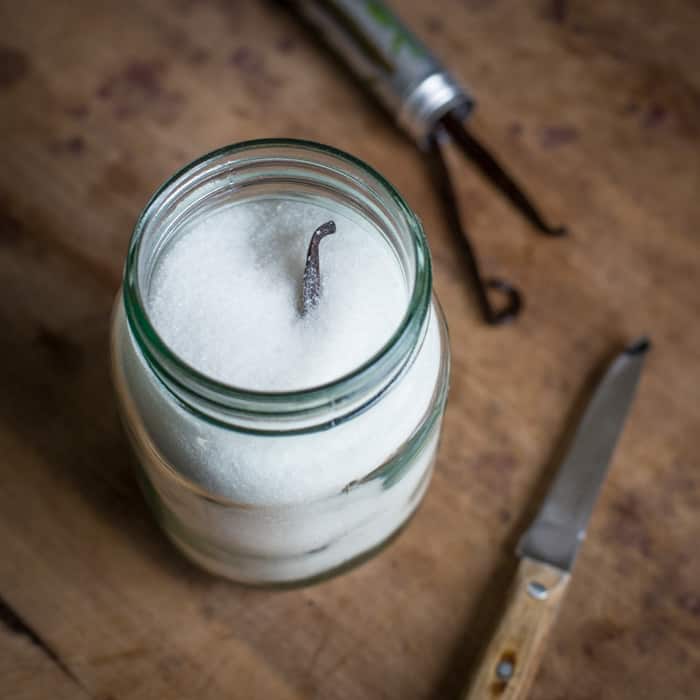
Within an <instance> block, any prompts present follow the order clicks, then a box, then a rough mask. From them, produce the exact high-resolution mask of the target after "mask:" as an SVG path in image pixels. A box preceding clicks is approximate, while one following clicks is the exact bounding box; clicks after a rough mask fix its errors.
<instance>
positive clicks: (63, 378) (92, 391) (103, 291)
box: [0, 251, 208, 580]
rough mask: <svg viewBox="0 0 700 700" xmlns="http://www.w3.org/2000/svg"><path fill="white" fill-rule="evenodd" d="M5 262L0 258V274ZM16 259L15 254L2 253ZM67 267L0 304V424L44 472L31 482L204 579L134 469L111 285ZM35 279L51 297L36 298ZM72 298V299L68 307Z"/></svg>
mask: <svg viewBox="0 0 700 700" xmlns="http://www.w3.org/2000/svg"><path fill="white" fill-rule="evenodd" d="M8 258H9V256H7V255H0V272H4V271H5V270H6V269H7V263H8ZM24 262H26V260H25V258H24V256H23V255H22V252H21V251H20V253H19V254H15V255H14V256H13V258H12V259H11V264H15V265H17V264H19V265H21V264H22V263H24ZM27 265H29V263H27ZM67 266H68V267H69V268H70V267H75V265H68V263H66V262H65V260H64V261H62V262H60V264H58V265H57V264H51V265H47V266H46V267H44V269H40V270H39V273H40V275H41V279H40V280H38V279H36V278H33V279H28V280H27V287H28V288H26V289H19V290H17V289H15V290H11V291H10V293H8V294H5V295H4V297H3V298H2V299H1V300H0V323H2V327H3V331H4V332H3V334H2V337H1V338H0V386H2V392H1V393H0V421H1V422H2V423H3V424H4V426H5V428H6V429H8V430H9V432H10V433H11V434H14V435H15V436H17V437H18V438H19V440H20V441H21V442H23V443H25V444H26V445H27V448H28V452H30V453H31V452H33V453H39V454H40V455H41V457H42V461H43V463H44V464H46V465H47V468H48V469H50V470H52V477H53V479H51V480H40V479H38V480H36V483H38V484H42V485H43V487H44V488H46V489H47V490H48V489H51V490H52V491H53V492H54V494H55V491H56V489H57V484H58V485H59V488H60V487H65V488H70V489H74V490H76V491H77V492H78V493H79V494H80V496H81V497H82V499H83V501H84V502H85V503H86V504H87V506H88V507H89V509H90V511H91V512H92V514H93V516H94V517H95V518H104V519H107V520H110V521H111V523H112V525H113V526H115V532H116V535H115V536H118V537H122V536H124V537H128V538H129V540H131V542H132V543H133V544H134V545H135V546H137V547H140V548H144V549H146V550H147V552H148V555H149V557H152V558H153V559H156V560H157V561H158V563H159V564H161V565H162V566H164V567H166V568H167V569H169V570H170V571H171V572H174V573H176V574H177V575H179V576H187V577H188V578H190V579H193V578H195V577H202V580H208V579H205V578H204V577H205V575H204V574H202V573H200V572H199V570H197V569H196V568H195V567H194V566H191V565H190V564H189V563H187V562H186V561H185V560H184V559H183V558H182V557H181V556H180V555H179V554H177V552H176V551H175V549H174V548H172V547H171V545H170V544H169V543H168V542H167V541H166V539H165V537H164V536H163V535H162V534H160V532H159V531H158V528H157V525H156V523H155V520H154V519H153V518H152V517H151V515H150V513H149V511H148V509H147V507H146V504H145V502H144V499H143V497H142V495H141V493H140V491H139V488H138V484H137V481H136V478H135V476H134V474H133V470H132V462H131V460H132V457H131V454H130V450H129V447H128V445H127V442H126V440H125V437H124V435H123V433H122V430H121V426H120V425H119V420H118V417H117V412H116V405H115V399H114V394H113V390H112V386H111V379H110V373H109V345H108V340H109V324H110V313H111V304H112V298H113V291H112V290H113V288H114V287H113V284H112V283H108V284H96V283H95V281H94V279H91V277H94V275H92V276H91V275H89V274H86V273H85V272H84V271H82V269H81V270H80V271H76V270H72V274H68V275H67V274H66V269H65V268H66V267H67ZM34 274H36V272H35V273H34ZM67 280H68V281H67ZM83 282H84V283H85V284H84V286H83ZM38 285H41V286H42V287H44V288H45V287H47V286H48V287H49V288H50V290H51V291H50V293H49V294H48V295H46V294H37V293H36V292H35V289H34V287H36V286H38ZM13 295H17V296H16V297H14V298H13ZM19 295H22V298H24V299H26V298H28V297H27V295H30V297H29V298H31V299H32V300H31V305H30V306H29V311H28V312H27V313H17V305H18V304H17V303H16V302H17V300H18V298H19ZM76 296H77V297H78V298H81V300H80V301H76V302H75V303H72V302H71V299H75V298H76ZM82 297H84V298H82ZM86 299H87V301H86ZM19 306H20V309H21V308H22V306H24V308H27V306H28V305H27V303H26V302H22V304H20V305H19ZM67 307H70V308H67ZM76 307H77V308H76ZM83 307H85V308H84V309H83ZM83 311H84V312H83ZM30 316H31V317H32V318H29V317H30ZM35 319H38V320H35ZM4 467H5V471H6V473H5V478H6V479H9V478H12V479H21V478H22V473H23V470H24V469H25V467H24V465H22V464H21V463H20V464H12V465H10V464H7V463H5V464H4ZM0 468H1V467H0ZM9 470H12V473H9ZM52 498H53V500H55V499H56V495H53V496H52ZM50 517H51V515H50V513H48V514H47V518H48V519H50ZM85 527H86V528H89V527H90V522H89V521H86V523H85ZM75 545H76V547H79V546H80V543H79V542H76V543H75Z"/></svg>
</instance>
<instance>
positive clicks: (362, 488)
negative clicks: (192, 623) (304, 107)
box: [111, 140, 449, 585]
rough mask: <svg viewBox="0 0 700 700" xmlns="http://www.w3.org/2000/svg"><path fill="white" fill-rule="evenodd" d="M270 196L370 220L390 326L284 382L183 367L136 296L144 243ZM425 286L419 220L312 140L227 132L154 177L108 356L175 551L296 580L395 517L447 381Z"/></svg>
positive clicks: (437, 422)
mask: <svg viewBox="0 0 700 700" xmlns="http://www.w3.org/2000/svg"><path fill="white" fill-rule="evenodd" d="M271 197H273V198H276V199H280V198H281V199H290V200H299V201H302V202H311V203H316V204H319V203H320V204H322V205H323V206H324V207H326V208H328V209H331V210H334V209H335V210H338V211H340V210H341V209H342V211H343V214H344V215H345V216H352V217H355V218H356V220H358V221H362V220H365V221H367V222H368V223H371V224H372V227H373V228H374V229H376V230H377V231H378V232H379V233H380V234H381V235H382V236H383V238H384V240H385V242H386V244H387V245H389V246H390V248H391V250H392V251H393V253H394V255H395V257H396V261H397V265H398V266H399V267H400V269H401V271H402V273H403V278H404V280H405V283H406V289H407V298H408V303H407V307H406V310H405V314H404V316H403V318H402V320H401V322H400V324H399V326H398V328H397V329H396V331H395V333H394V334H393V336H392V337H391V338H390V340H389V341H388V342H387V343H386V344H385V345H384V346H383V347H382V348H381V349H380V350H379V351H378V352H377V353H376V354H375V355H374V356H373V357H372V358H370V359H369V360H368V361H367V362H365V363H364V364H363V365H362V366H360V367H357V368H356V369H354V370H353V371H352V372H350V373H349V374H347V375H346V376H343V377H339V378H338V379H336V380H334V381H332V382H330V383H328V384H325V385H323V386H317V387H311V388H308V389H305V390H302V391H290V392H282V393H270V392H256V391H248V390H243V389H241V388H239V387H235V386H230V385H227V384H223V383H221V382H219V381H217V380H216V379H214V378H212V377H209V376H206V375H204V374H202V373H200V372H198V371H197V369H196V368H194V367H191V366H189V365H188V364H186V363H185V362H184V361H183V360H182V359H181V358H179V357H178V356H177V354H175V353H174V352H173V351H172V349H171V348H169V347H168V346H167V344H166V343H164V341H163V340H162V339H161V337H160V336H159V335H158V333H157V331H156V329H155V328H154V327H153V325H152V323H151V320H150V318H149V313H148V308H147V303H146V299H147V298H148V290H149V284H150V283H151V279H152V274H153V271H154V269H155V267H156V265H157V262H158V260H159V257H160V256H161V255H162V254H163V251H164V250H166V249H167V248H168V246H170V245H172V244H173V242H174V241H175V240H176V239H177V238H178V236H179V235H180V234H181V233H182V232H183V231H185V230H186V229H187V227H188V226H190V225H191V224H192V223H193V222H195V221H197V220H198V219H199V217H204V216H207V215H210V214H211V213H212V212H213V211H216V210H218V209H219V208H221V207H226V206H231V205H234V204H235V205H241V204H245V202H248V201H259V200H260V199H264V198H271ZM193 264H196V261H193ZM431 286H432V285H431V267H430V257H429V252H428V248H427V244H426V240H425V236H424V234H423V230H422V228H421V225H420V222H419V220H418V219H417V218H416V216H415V215H414V214H413V212H412V211H411V210H410V209H409V208H408V206H407V205H406V203H405V202H404V201H403V199H402V198H401V196H400V195H399V194H398V193H397V192H396V190H395V189H394V188H393V187H392V186H391V185H390V184H389V183H388V182H387V181H386V180H385V179H384V178H383V177H382V176H381V175H379V174H378V173H377V172H375V171H374V170H373V169H372V168H370V167H369V166H367V165H365V164H364V163H362V162H361V161H359V160H357V159H355V158H353V157H351V156H349V155H347V154H345V153H342V152H340V151H337V150H335V149H332V148H329V147H327V146H322V145H319V144H315V143H310V142H305V141H294V140H261V141H251V142H246V143H241V144H238V145H234V146H230V147H227V148H223V149H221V150H218V151H215V152H213V153H211V154H209V155H206V156H204V157H202V158H200V159H199V160H196V161H195V162H193V163H191V164H190V165H188V166H186V167H185V168H184V169H182V170H181V171H180V172H178V173H176V174H175V175H174V176H173V177H172V178H171V179H170V180H168V181H167V182H166V183H165V184H164V185H163V186H162V187H161V188H160V190H159V191H158V192H157V193H156V194H155V195H154V197H153V198H152V199H151V201H150V202H149V203H148V204H147V206H146V208H145V209H144V211H143V213H142V214H141V216H140V217H139V220H138V222H137V224H136V227H135V230H134V233H133V236H132V239H131V243H130V247H129V252H128V255H127V260H126V266H125V272H124V280H123V285H122V290H121V293H120V294H119V296H118V298H117V301H116V304H115V310H114V316H113V324H112V339H111V349H112V372H113V380H114V385H115V389H116V394H117V398H118V404H119V408H120V414H121V417H122V421H123V424H124V426H125V430H126V433H127V435H128V437H129V440H130V442H131V444H132V447H133V449H134V452H135V455H136V457H137V462H138V473H139V478H140V482H141V485H142V488H143V491H144V493H145V495H146V497H147V500H148V502H149V503H150V505H151V507H152V509H153V511H154V513H155V514H156V517H157V519H158V521H159V523H160V524H161V526H162V528H163V530H164V531H165V533H166V534H167V535H168V537H169V538H170V539H171V540H172V541H173V542H174V543H175V545H176V546H177V547H178V548H179V549H180V550H181V551H182V552H183V553H184V554H185V555H187V556H188V557H189V558H190V559H192V560H193V561H195V562H196V563H198V564H199V565H201V566H202V567H204V568H205V569H208V570H209V571H212V572H214V573H217V574H220V575H223V576H226V577H228V578H231V579H233V580H235V581H239V582H242V583H248V584H266V585H276V584H279V585H289V584H299V583H307V582H309V581H312V580H315V579H318V578H322V577H325V576H328V575H330V574H332V573H337V572H338V571H340V570H341V569H345V568H346V567H348V566H350V565H352V564H355V563H357V562H358V561H360V560H363V559H365V558H366V557H367V556H369V555H370V554H371V553H373V552H375V551H376V550H377V549H378V548H380V547H381V546H382V545H383V544H384V543H386V542H387V541H388V540H389V539H390V538H392V536H393V535H395V534H396V533H397V532H398V531H399V530H400V528H401V527H402V526H403V525H404V523H405V522H406V521H407V519H408V518H409V517H410V516H411V514H412V513H413V512H414V511H415V509H416V507H417V506H418V504H419V502H420V500H421V498H422V496H423V494H424V492H425V489H426V487H427V485H428V481H429V478H430V475H431V472H432V466H433V462H434V458H435V453H436V450H437V445H438V438H439V435H440V428H441V422H442V416H443V411H444V407H445V401H446V396H447V387H448V376H449V350H448V339H447V331H446V326H445V322H444V318H443V316H442V313H441V311H440V308H439V305H438V303H437V301H436V300H435V298H434V296H433V295H432V289H431ZM202 464H206V465H208V466H210V467H211V469H208V470H207V473H208V474H210V475H211V476H210V477H208V478H207V480H203V479H202V477H201V474H202V470H201V469H199V468H198V467H201V465H202ZM221 470H235V473H236V480H237V481H236V483H238V484H240V489H239V490H238V491H237V492H235V493H231V492H230V491H228V492H226V493H224V492H222V489H221V488H220V487H219V483H218V482H217V479H216V473H220V472H221ZM261 475H264V476H265V478H266V479H270V480H272V481H275V482H276V484H277V486H278V488H277V489H276V490H275V494H276V495H275V496H274V498H269V499H267V500H265V498H260V497H251V496H250V491H249V490H247V489H246V483H247V480H250V479H254V478H259V477H260V476H261ZM227 483H230V480H229V482H227Z"/></svg>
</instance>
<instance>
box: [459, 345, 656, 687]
mask: <svg viewBox="0 0 700 700" xmlns="http://www.w3.org/2000/svg"><path fill="white" fill-rule="evenodd" d="M650 347H651V344H650V342H649V340H648V339H647V338H639V339H638V340H636V341H635V342H633V343H632V344H631V345H629V346H628V347H627V348H626V349H625V350H624V351H623V352H622V353H620V354H619V355H618V356H617V357H616V358H615V359H614V360H613V362H612V363H611V364H610V366H609V367H608V369H607V371H606V372H605V375H604V376H603V378H602V379H601V381H600V382H599V384H598V386H597V387H596V389H595V391H594V393H593V396H592V397H591V399H590V401H589V403H588V406H587V407H586V411H585V413H584V414H583V418H582V419H581V422H580V424H579V425H578V428H577V431H576V433H575V435H574V438H573V441H572V443H571V446H570V448H569V451H568V454H567V455H566V457H565V459H564V461H563V462H562V464H561V466H560V467H559V470H558V472H557V475H556V477H555V479H554V482H553V483H552V485H551V487H550V489H549V492H548V494H547V497H546V498H545V501H544V503H543V504H542V506H541V508H540V511H539V513H538V514H537V516H536V517H535V519H534V521H533V523H532V524H531V525H530V527H529V529H528V530H527V531H526V532H525V533H524V534H523V536H522V537H521V538H520V541H519V543H518V547H517V555H518V557H520V564H519V565H518V569H517V573H516V575H515V580H514V581H513V583H512V586H511V589H510V592H509V594H508V600H507V604H506V610H505V613H504V615H503V616H502V618H501V620H500V622H499V624H498V627H497V629H496V633H495V635H494V636H493V638H492V640H491V642H490V644H489V646H488V647H487V649H486V652H485V654H484V656H483V658H482V660H481V663H480V665H479V667H478V669H477V671H476V674H475V677H474V679H473V681H472V684H471V685H470V686H469V688H468V689H467V691H466V692H465V693H464V694H463V695H462V698H464V700H490V699H491V698H498V700H516V699H518V698H524V697H526V695H527V693H528V691H529V690H530V687H531V686H532V683H533V681H534V679H535V674H536V673H537V669H538V667H539V664H540V661H541V659H542V656H543V653H544V649H545V643H546V640H547V635H548V633H549V631H550V630H551V628H552V627H553V625H554V621H555V619H556V615H557V612H558V610H559V606H560V604H561V601H562V599H563V597H564V593H565V591H566V588H567V586H568V584H569V579H570V576H571V570H572V567H573V564H574V560H575V559H576V554H577V553H578V550H579V547H580V546H581V543H582V542H583V539H584V537H585V535H586V527H587V525H588V521H589V519H590V516H591V512H592V511H593V506H594V504H595V500H596V497H597V495H598V492H599V490H600V487H601V485H602V483H603V480H604V478H605V475H606V473H607V471H608V466H609V464H610V460H611V457H612V455H613V451H614V449H615V445H616V443H617V441H618V438H619V437H620V434H621V433H622V428H623V426H624V423H625V418H626V417H627V414H628V413H629V409H630V406H631V405H632V399H633V398H634V394H635V391H636V389H637V384H638V383H639V377H640V374H641V371H642V367H643V365H644V358H645V355H646V353H647V351H648V350H649V348H650Z"/></svg>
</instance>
